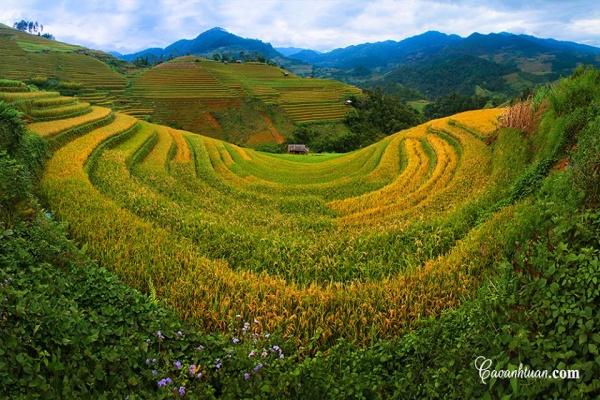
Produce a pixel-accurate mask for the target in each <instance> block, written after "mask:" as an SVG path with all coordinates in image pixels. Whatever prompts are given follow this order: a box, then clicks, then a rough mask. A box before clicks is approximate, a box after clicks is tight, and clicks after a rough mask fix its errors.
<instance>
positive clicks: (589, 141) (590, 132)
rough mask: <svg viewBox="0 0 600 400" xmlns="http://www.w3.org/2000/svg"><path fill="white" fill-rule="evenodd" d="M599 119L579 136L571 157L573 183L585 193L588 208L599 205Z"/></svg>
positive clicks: (592, 122)
mask: <svg viewBox="0 0 600 400" xmlns="http://www.w3.org/2000/svg"><path fill="white" fill-rule="evenodd" d="M598 132H600V117H596V119H595V120H593V121H591V122H590V123H589V124H588V125H587V126H586V127H585V129H583V130H582V131H581V133H580V135H579V139H578V141H577V150H576V151H575V152H574V153H573V155H572V160H573V173H574V176H575V183H576V184H577V185H578V186H579V188H580V189H581V190H583V191H585V193H586V195H587V200H588V203H589V205H590V206H596V207H597V206H598V205H599V204H600V135H599V134H598Z"/></svg>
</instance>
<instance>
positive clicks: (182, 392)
mask: <svg viewBox="0 0 600 400" xmlns="http://www.w3.org/2000/svg"><path fill="white" fill-rule="evenodd" d="M183 396H185V386H179V397H183Z"/></svg>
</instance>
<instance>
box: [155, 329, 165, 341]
mask: <svg viewBox="0 0 600 400" xmlns="http://www.w3.org/2000/svg"><path fill="white" fill-rule="evenodd" d="M156 337H157V338H158V340H164V339H165V337H164V336H163V334H162V332H161V331H157V332H156Z"/></svg>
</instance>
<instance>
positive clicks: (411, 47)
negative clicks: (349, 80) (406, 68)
mask: <svg viewBox="0 0 600 400" xmlns="http://www.w3.org/2000/svg"><path fill="white" fill-rule="evenodd" d="M460 40H461V38H460V36H458V35H446V34H444V33H440V32H435V31H429V32H425V33H423V34H421V35H417V36H413V37H410V38H407V39H404V40H401V41H399V42H396V41H393V40H386V41H384V42H376V43H364V44H359V45H353V46H349V47H345V48H341V49H335V50H332V51H330V52H327V53H322V54H315V53H314V52H301V53H297V54H294V55H293V56H292V58H294V59H297V60H300V61H304V62H308V63H311V64H314V65H317V66H320V67H336V68H355V67H357V66H361V67H367V68H381V67H383V68H385V67H388V66H391V65H396V64H401V63H404V62H407V61H409V60H411V59H414V58H417V57H420V56H424V55H430V54H434V53H436V52H439V51H441V50H442V49H444V48H445V47H447V46H449V45H451V44H454V43H458V42H460Z"/></svg>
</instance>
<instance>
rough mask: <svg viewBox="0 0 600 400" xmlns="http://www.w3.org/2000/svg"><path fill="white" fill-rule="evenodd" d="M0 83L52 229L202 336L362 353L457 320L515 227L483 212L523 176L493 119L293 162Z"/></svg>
mask: <svg viewBox="0 0 600 400" xmlns="http://www.w3.org/2000/svg"><path fill="white" fill-rule="evenodd" d="M4 82H5V83H4V85H5V86H4V87H1V88H0V98H3V99H7V100H8V101H10V102H14V103H18V102H23V101H29V102H30V104H31V109H32V116H31V120H32V123H31V124H30V125H29V127H30V129H31V130H33V131H34V132H36V133H38V134H39V135H41V136H43V137H44V138H46V139H47V140H48V141H49V143H50V144H51V146H52V148H54V149H55V152H54V155H53V156H52V158H51V159H50V161H49V162H48V164H47V168H46V172H45V175H44V178H43V181H42V188H43V192H44V195H45V197H46V198H47V200H48V202H49V205H50V207H51V208H52V209H53V210H55V211H56V213H57V216H58V218H60V219H61V220H64V221H66V222H68V224H69V228H70V231H71V233H72V235H73V236H74V237H75V238H76V239H77V240H78V241H80V242H82V243H85V244H86V245H87V246H88V251H89V253H90V254H91V255H92V256H93V257H94V258H96V259H98V260H99V261H100V262H101V263H102V264H103V265H106V266H107V267H109V268H111V269H112V270H113V271H114V272H116V273H117V274H118V275H119V276H120V277H121V278H122V279H123V280H124V281H125V282H127V283H129V284H130V285H132V286H134V287H136V288H138V289H140V290H142V291H148V290H149V287H153V288H155V289H156V293H157V296H158V297H159V298H161V299H163V300H164V301H165V302H166V303H168V304H170V305H171V306H172V307H173V308H174V309H176V310H177V311H178V312H179V314H180V315H181V316H182V317H184V318H186V319H190V320H192V321H194V322H195V323H197V324H198V325H201V326H202V327H204V328H207V329H225V328H226V326H227V324H228V322H229V321H231V320H232V319H233V318H235V315H237V314H239V315H242V316H243V317H244V318H250V319H252V318H257V319H258V320H260V321H261V322H262V323H263V324H264V325H265V326H266V327H267V328H268V329H281V331H282V332H284V333H285V335H287V336H289V337H293V338H295V340H297V341H299V342H302V341H305V340H307V339H310V338H313V337H314V336H315V335H317V336H318V337H319V340H320V341H321V342H330V341H331V340H333V338H336V337H346V338H349V339H351V340H355V341H359V342H367V341H369V340H371V339H373V338H376V337H378V338H381V337H390V336H394V335H396V334H397V333H398V332H399V330H401V329H403V328H405V327H407V326H409V325H410V324H411V323H413V322H414V321H415V320H417V319H418V318H420V317H423V316H427V315H435V314H438V313H439V312H441V311H442V310H444V309H446V308H448V307H452V306H454V305H456V304H457V303H458V302H459V301H460V299H461V298H462V297H463V296H465V295H468V294H469V293H471V292H472V291H473V290H474V289H476V288H477V287H478V285H479V284H480V283H481V282H482V280H483V277H484V276H485V274H486V268H485V266H486V265H489V264H490V262H491V261H493V260H494V258H495V257H496V256H497V254H498V251H497V250H498V249H500V248H502V247H503V246H504V245H505V243H504V241H505V237H506V235H505V232H504V231H505V226H506V221H509V220H510V219H511V218H512V217H513V213H514V207H513V206H508V207H504V208H501V209H499V210H493V209H492V211H491V212H489V213H481V210H485V209H488V210H489V209H490V206H491V205H493V204H494V203H496V202H497V200H498V199H499V198H501V197H502V196H503V195H504V194H505V193H506V191H507V188H508V187H509V186H510V184H511V183H512V182H513V180H514V178H515V176H516V175H517V174H518V173H519V171H521V170H522V166H523V165H524V163H525V160H524V159H520V158H519V157H518V154H516V155H515V153H514V152H512V151H507V149H506V148H504V147H502V146H505V145H506V144H505V143H504V140H505V139H503V136H502V135H500V136H499V137H496V135H497V127H496V121H497V118H498V116H499V114H500V113H501V110H500V109H488V110H479V111H470V112H466V113H462V114H458V115H455V116H453V117H450V118H443V119H439V120H434V121H430V122H429V123H426V124H423V125H420V126H417V127H414V128H411V129H408V130H405V131H401V132H398V133H396V134H394V135H392V136H389V137H387V138H386V139H384V140H382V141H380V142H378V143H376V144H374V145H371V146H369V147H366V148H363V149H360V150H357V151H354V152H351V153H347V154H336V155H305V156H292V155H282V154H279V155H275V154H267V153H261V152H258V151H255V150H251V149H247V148H242V147H238V146H235V145H232V144H229V143H226V142H223V141H220V140H216V139H213V138H209V137H205V136H200V135H197V134H193V133H189V132H186V131H182V130H176V129H172V128H168V127H165V126H161V125H155V124H151V123H148V122H144V121H140V120H137V119H136V118H134V117H132V116H128V115H125V114H120V113H114V112H111V110H109V109H107V108H102V107H97V106H94V107H91V106H89V105H87V104H86V103H82V102H78V101H77V100H75V99H72V98H68V97H61V96H59V95H58V94H57V93H46V92H30V91H28V90H27V89H26V88H25V87H24V86H23V85H22V84H20V83H18V82H15V83H13V84H9V83H7V82H8V81H4ZM146 82H147V84H151V81H146ZM206 82H207V85H213V84H214V81H213V80H210V79H206ZM215 90H234V89H233V88H227V89H221V88H217V89H215ZM504 134H505V135H510V134H511V133H510V131H508V132H506V133H504ZM491 139H494V140H491ZM490 143H491V144H490Z"/></svg>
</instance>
